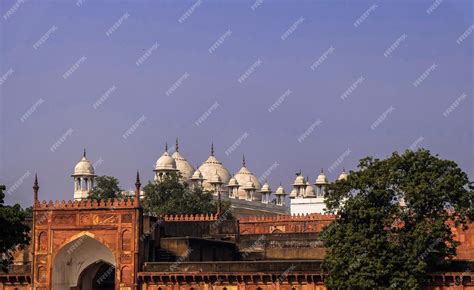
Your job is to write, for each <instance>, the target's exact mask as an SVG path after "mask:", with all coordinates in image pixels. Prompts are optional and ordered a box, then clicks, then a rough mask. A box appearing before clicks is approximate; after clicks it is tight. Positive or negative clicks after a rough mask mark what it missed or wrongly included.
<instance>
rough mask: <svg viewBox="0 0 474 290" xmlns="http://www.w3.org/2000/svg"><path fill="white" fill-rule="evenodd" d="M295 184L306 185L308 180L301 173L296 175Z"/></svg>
mask: <svg viewBox="0 0 474 290" xmlns="http://www.w3.org/2000/svg"><path fill="white" fill-rule="evenodd" d="M293 185H301V186H303V185H306V180H305V179H304V177H303V175H301V174H299V175H298V176H296V178H295V182H294V183H293Z"/></svg>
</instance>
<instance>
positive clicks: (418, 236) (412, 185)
mask: <svg viewBox="0 0 474 290" xmlns="http://www.w3.org/2000/svg"><path fill="white" fill-rule="evenodd" d="M473 189H474V187H473V183H472V182H470V181H469V179H468V176H467V174H466V173H464V172H463V171H462V170H461V169H460V168H459V167H458V165H457V164H456V163H455V162H453V161H449V160H442V159H440V158H439V157H438V156H437V155H432V154H431V153H430V152H429V151H428V150H424V149H420V150H418V151H416V152H414V151H408V150H407V151H406V152H405V153H403V154H399V153H396V152H395V153H393V154H392V155H391V156H390V157H389V158H387V159H385V160H379V159H376V158H373V157H366V158H364V159H361V160H360V162H359V165H358V170H357V171H351V172H350V174H349V176H348V178H347V179H346V180H341V181H336V182H334V183H332V184H330V185H329V187H328V190H327V192H326V194H325V200H326V205H327V208H328V210H329V211H330V212H333V213H337V219H336V221H335V222H334V223H333V224H331V225H330V226H328V227H327V228H326V229H325V231H324V232H323V233H322V240H323V242H324V245H325V246H326V247H327V249H328V250H327V254H326V257H325V260H324V262H323V269H324V271H325V272H326V273H327V274H328V277H327V279H326V283H327V286H328V288H330V289H333V288H379V287H382V288H396V289H414V288H417V289H419V288H421V287H422V285H423V284H424V283H425V282H426V280H425V279H426V274H427V272H429V271H432V270H433V269H434V268H436V267H441V266H446V264H447V263H450V259H451V258H452V257H453V255H455V254H456V247H457V245H458V243H457V242H456V241H455V240H454V239H453V234H452V232H451V228H450V225H463V226H464V227H465V226H466V224H467V223H468V221H469V220H472V217H473V201H474V191H473Z"/></svg>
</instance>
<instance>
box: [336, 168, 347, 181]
mask: <svg viewBox="0 0 474 290" xmlns="http://www.w3.org/2000/svg"><path fill="white" fill-rule="evenodd" d="M347 175H348V174H347V172H346V169H345V168H342V172H341V175H339V177H338V178H337V180H346V179H347Z"/></svg>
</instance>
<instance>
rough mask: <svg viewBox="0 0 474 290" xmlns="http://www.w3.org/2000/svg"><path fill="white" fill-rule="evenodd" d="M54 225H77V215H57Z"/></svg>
mask: <svg viewBox="0 0 474 290" xmlns="http://www.w3.org/2000/svg"><path fill="white" fill-rule="evenodd" d="M54 223H55V224H56V225H71V226H73V225H75V224H76V223H75V215H66V214H63V215H57V216H55V217H54Z"/></svg>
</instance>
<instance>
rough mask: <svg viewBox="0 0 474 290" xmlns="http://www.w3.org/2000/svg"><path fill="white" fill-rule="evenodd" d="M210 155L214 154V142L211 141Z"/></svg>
mask: <svg viewBox="0 0 474 290" xmlns="http://www.w3.org/2000/svg"><path fill="white" fill-rule="evenodd" d="M211 156H214V142H212V143H211Z"/></svg>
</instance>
